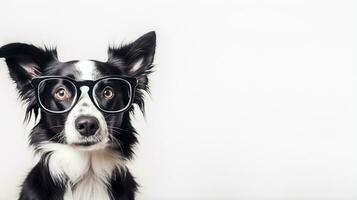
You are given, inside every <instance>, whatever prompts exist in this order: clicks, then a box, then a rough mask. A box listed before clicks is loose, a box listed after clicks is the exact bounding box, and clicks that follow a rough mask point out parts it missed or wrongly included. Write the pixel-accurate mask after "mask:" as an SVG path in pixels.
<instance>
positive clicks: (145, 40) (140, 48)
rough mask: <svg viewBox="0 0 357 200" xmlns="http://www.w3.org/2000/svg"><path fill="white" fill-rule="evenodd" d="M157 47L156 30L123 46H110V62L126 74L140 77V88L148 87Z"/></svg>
mask: <svg viewBox="0 0 357 200" xmlns="http://www.w3.org/2000/svg"><path fill="white" fill-rule="evenodd" d="M155 47H156V34H155V32H154V31H152V32H149V33H146V34H145V35H143V36H141V37H140V38H139V39H137V40H135V41H134V42H132V43H130V44H127V45H123V46H121V47H109V49H108V63H110V64H114V65H115V64H116V66H118V67H119V68H120V71H121V72H122V73H123V74H124V75H128V76H131V77H135V78H137V79H138V86H137V88H138V89H144V90H147V89H148V77H147V75H148V74H149V73H151V72H152V67H153V60H154V55H155Z"/></svg>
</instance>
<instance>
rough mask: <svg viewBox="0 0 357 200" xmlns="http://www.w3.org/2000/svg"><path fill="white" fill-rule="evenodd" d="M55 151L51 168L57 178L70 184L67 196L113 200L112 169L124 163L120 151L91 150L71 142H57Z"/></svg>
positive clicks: (66, 198) (77, 199)
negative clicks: (59, 144)
mask: <svg viewBox="0 0 357 200" xmlns="http://www.w3.org/2000/svg"><path fill="white" fill-rule="evenodd" d="M59 147H60V148H59ZM52 152H53V153H52V155H51V156H50V157H49V160H48V164H49V170H50V174H51V176H52V178H53V179H54V181H59V182H62V183H64V184H66V191H65V193H64V200H82V199H83V200H98V199H100V200H110V197H111V193H110V189H109V188H108V187H110V180H111V176H112V173H113V171H114V170H115V169H123V166H124V163H123V160H122V159H121V157H120V155H118V154H117V153H116V152H113V151H110V150H98V151H92V152H88V151H78V150H76V149H73V148H71V147H67V146H56V148H55V150H52Z"/></svg>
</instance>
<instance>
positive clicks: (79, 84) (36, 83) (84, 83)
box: [31, 76, 138, 114]
mask: <svg viewBox="0 0 357 200" xmlns="http://www.w3.org/2000/svg"><path fill="white" fill-rule="evenodd" d="M49 79H64V80H67V81H69V82H70V83H71V84H73V86H74V87H75V88H76V94H75V97H74V99H73V103H72V105H71V106H70V107H69V108H68V109H66V110H64V111H53V110H49V109H47V108H46V107H44V106H43V105H42V103H41V99H40V96H39V95H40V92H39V87H38V86H39V85H40V84H41V82H43V81H45V80H49ZM105 79H120V80H123V81H125V82H127V83H128V84H129V85H130V100H129V103H128V105H127V106H126V107H125V108H123V109H121V110H118V111H109V110H105V109H103V108H101V107H100V106H99V105H98V103H97V101H96V100H95V98H94V97H93V88H94V86H95V85H96V84H97V83H98V82H99V81H102V80H105ZM31 84H32V86H33V87H34V89H35V94H36V99H37V102H38V105H39V106H40V108H41V109H42V110H44V111H46V112H48V113H55V114H60V113H66V112H69V111H70V110H72V108H73V107H74V106H75V105H76V104H77V102H78V100H79V97H80V96H81V93H82V91H81V89H80V88H81V87H82V86H87V87H89V90H88V95H89V98H90V99H91V101H92V102H93V104H94V105H95V106H96V107H97V108H98V109H99V110H101V111H103V112H105V113H111V114H113V113H121V112H125V111H127V110H128V109H129V108H130V107H131V105H132V104H133V102H134V97H135V88H136V86H137V84H138V81H137V79H136V78H133V77H127V76H105V77H101V78H99V79H97V80H94V81H93V80H83V81H76V80H73V79H71V78H69V77H66V76H41V77H37V78H33V79H32V80H31Z"/></svg>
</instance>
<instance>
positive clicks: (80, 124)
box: [74, 116, 99, 136]
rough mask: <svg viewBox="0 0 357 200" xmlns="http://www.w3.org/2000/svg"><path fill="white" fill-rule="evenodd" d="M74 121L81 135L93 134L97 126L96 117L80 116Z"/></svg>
mask: <svg viewBox="0 0 357 200" xmlns="http://www.w3.org/2000/svg"><path fill="white" fill-rule="evenodd" d="M74 123H75V125H76V129H77V131H78V132H79V133H80V134H81V135H83V136H91V135H94V134H95V132H96V131H97V130H98V128H99V122H98V120H97V118H95V117H91V116H80V117H78V118H77V119H76V121H75V122H74Z"/></svg>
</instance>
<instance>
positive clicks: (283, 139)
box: [0, 0, 357, 200]
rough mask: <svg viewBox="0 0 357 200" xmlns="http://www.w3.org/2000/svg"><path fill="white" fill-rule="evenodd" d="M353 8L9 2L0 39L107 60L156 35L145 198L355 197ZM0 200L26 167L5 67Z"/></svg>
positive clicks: (63, 55)
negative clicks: (111, 47)
mask: <svg viewBox="0 0 357 200" xmlns="http://www.w3.org/2000/svg"><path fill="white" fill-rule="evenodd" d="M356 10H357V2H356V1H353V0H350V1H347V0H336V1H329V0H312V1H307V0H306V1H303V0H292V1H285V0H272V1H264V0H255V1H248V0H245V1H234V0H231V1H228V0H227V1H204V0H202V1H177V2H169V1H164V0H161V1H145V2H141V1H121V2H120V1H108V2H105V1H100V2H99V1H98V2H90V1H76V2H74V1H73V2H72V1H58V2H57V3H55V2H50V1H45V0H42V1H24V2H19V1H3V2H1V7H0V19H1V21H0V29H1V31H0V44H1V45H3V44H6V43H9V42H18V41H20V42H27V43H33V44H36V45H39V46H43V45H44V44H46V45H56V46H57V48H58V52H59V58H60V59H61V60H63V61H67V60H72V59H88V58H91V59H98V60H103V61H104V60H106V49H107V46H108V44H112V43H113V42H114V43H116V44H120V43H121V42H123V41H126V42H129V41H132V40H134V39H136V38H137V37H139V36H140V35H142V34H144V33H146V32H148V31H151V30H155V31H156V32H157V37H158V40H157V43H158V45H157V54H156V60H155V63H156V66H157V67H156V72H155V73H154V74H153V75H152V76H151V78H152V84H151V88H152V95H151V96H152V97H151V98H148V101H147V119H146V120H144V119H143V117H142V116H141V115H140V114H138V115H137V118H136V120H135V125H136V127H137V128H138V129H139V131H140V145H138V147H137V149H136V152H137V154H136V157H135V159H134V160H133V161H132V163H131V165H130V168H131V169H132V171H133V173H134V174H135V176H136V177H137V180H138V182H139V183H140V184H141V188H140V193H139V194H138V199H139V200H186V199H187V200H191V199H200V200H233V199H239V200H265V199H271V200H273V199H274V200H275V199H278V200H279V199H280V200H290V199H294V200H300V199H306V200H308V199H311V200H315V199H316V200H317V199H320V200H326V199H331V200H332V199H336V200H342V199H346V200H347V199H357V189H356V187H357V145H356V144H357V134H356V133H357V59H356V57H357V39H356V38H357V14H356V13H357V12H356ZM0 92H1V98H0V111H1V112H0V118H1V120H0V125H1V136H0V160H1V164H0V199H1V200H3V199H4V200H9V199H16V197H17V194H18V191H19V187H18V186H19V185H20V184H21V182H22V180H23V179H24V177H25V175H26V173H27V172H28V171H29V170H30V168H31V166H32V165H33V164H34V160H35V159H34V157H33V156H32V152H31V149H29V148H28V147H27V140H26V138H27V135H28V132H29V129H30V128H31V127H32V126H33V122H30V124H29V126H27V127H26V126H25V125H23V123H22V121H23V116H24V107H23V106H21V103H20V102H19V100H18V98H17V95H16V92H15V85H14V84H12V81H11V80H10V79H9V76H8V72H7V68H6V66H5V63H4V62H3V61H1V63H0Z"/></svg>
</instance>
